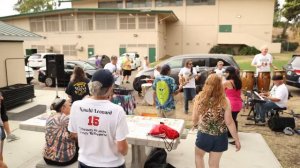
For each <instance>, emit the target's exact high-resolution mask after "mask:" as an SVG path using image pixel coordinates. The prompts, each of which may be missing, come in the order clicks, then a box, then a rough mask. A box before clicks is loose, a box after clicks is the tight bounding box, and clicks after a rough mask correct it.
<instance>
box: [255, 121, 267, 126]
mask: <svg viewBox="0 0 300 168" xmlns="http://www.w3.org/2000/svg"><path fill="white" fill-rule="evenodd" d="M256 124H257V125H259V126H265V125H266V122H265V121H258V122H257V123H256Z"/></svg>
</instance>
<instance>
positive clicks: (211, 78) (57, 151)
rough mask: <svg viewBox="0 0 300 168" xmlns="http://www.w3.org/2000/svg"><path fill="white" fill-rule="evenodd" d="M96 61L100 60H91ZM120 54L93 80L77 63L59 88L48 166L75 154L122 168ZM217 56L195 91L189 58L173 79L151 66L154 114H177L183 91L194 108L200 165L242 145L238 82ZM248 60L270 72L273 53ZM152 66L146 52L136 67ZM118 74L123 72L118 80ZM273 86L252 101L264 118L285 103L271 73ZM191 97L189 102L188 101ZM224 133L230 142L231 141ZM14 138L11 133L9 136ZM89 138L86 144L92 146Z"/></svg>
mask: <svg viewBox="0 0 300 168" xmlns="http://www.w3.org/2000/svg"><path fill="white" fill-rule="evenodd" d="M96 59H97V58H96ZM96 62H97V63H96V64H100V63H99V62H98V60H96ZM117 62H118V57H116V56H112V57H111V62H110V63H108V64H106V65H105V66H104V67H103V68H100V69H99V70H97V71H96V72H95V73H94V74H93V76H92V78H91V79H88V78H87V77H86V76H85V73H84V71H83V69H82V68H80V67H75V69H74V71H73V74H72V76H71V79H70V82H69V84H68V86H67V88H66V91H65V93H66V94H67V95H68V97H69V99H68V100H66V99H61V98H57V99H55V100H54V101H53V102H52V104H51V107H50V108H51V110H52V112H51V115H50V116H49V118H48V119H47V121H46V131H45V140H46V144H45V147H44V152H43V158H44V160H45V162H46V163H47V164H49V165H56V166H65V165H70V164H73V163H74V162H76V161H78V162H79V163H78V167H79V168H93V167H107V168H108V167H114V168H125V167H126V166H125V159H124V156H125V155H126V154H127V152H128V143H127V140H126V136H127V135H128V133H129V129H128V125H127V122H126V113H125V111H124V109H123V108H122V107H121V106H119V105H117V104H113V103H112V102H111V101H110V100H111V98H112V95H113V89H114V87H115V86H120V85H122V84H123V83H124V81H126V83H130V82H129V77H130V75H131V60H130V58H129V56H128V55H127V56H126V57H125V58H124V59H123V60H122V64H121V66H120V67H119V66H118V65H117ZM223 65H224V63H223V62H222V61H219V62H218V63H217V66H216V68H215V70H214V71H213V72H211V73H210V74H209V75H208V76H207V79H206V81H205V83H204V86H203V88H202V90H201V91H200V92H199V93H196V85H195V83H196V81H197V80H199V78H201V74H200V73H198V72H197V71H196V69H195V67H193V61H192V60H186V62H185V64H184V67H183V68H182V69H181V70H180V72H179V74H178V78H179V85H177V84H176V82H175V79H174V78H172V77H171V76H170V73H171V68H170V66H169V65H167V64H165V65H162V66H156V67H155V70H154V76H153V83H152V89H153V91H154V95H153V97H154V102H155V103H154V106H155V107H156V112H157V115H158V116H159V117H163V118H176V113H178V110H176V102H175V98H174V96H175V95H177V94H180V93H181V91H182V92H183V93H182V94H183V102H184V108H183V113H184V114H188V113H189V110H190V109H191V110H192V123H193V128H194V129H197V130H198V133H197V137H196V139H195V164H196V167H197V168H202V167H204V155H205V153H209V163H208V164H209V166H210V167H219V163H220V159H221V156H222V153H223V152H224V151H226V150H227V149H228V143H229V144H232V145H235V147H236V150H237V151H239V150H240V149H241V143H240V140H239V136H238V119H237V118H238V114H239V112H240V110H241V108H242V106H243V105H242V102H243V100H242V98H241V94H242V81H241V79H240V76H239V72H238V70H237V69H236V68H235V67H232V66H228V67H226V68H224V67H223ZM252 65H253V66H256V68H257V73H260V72H265V71H270V67H272V56H271V55H270V54H268V53H267V48H266V47H264V48H263V49H262V52H261V54H258V55H256V56H255V58H254V59H253V61H252ZM148 68H150V66H149V61H148V57H144V61H143V63H142V69H144V70H146V69H148ZM121 75H123V79H122V80H121V77H120V76H121ZM272 80H273V83H274V86H273V87H272V89H271V91H270V92H266V93H261V95H262V96H263V97H266V98H268V101H266V102H265V103H261V104H258V105H257V107H256V114H257V115H256V117H257V118H258V119H259V120H260V121H261V122H265V114H266V113H267V112H268V111H270V110H271V109H274V108H277V107H286V102H287V99H288V90H287V88H286V86H285V84H284V83H283V77H282V76H281V75H274V76H273V77H272ZM2 99H3V97H2V96H0V101H1V119H2V120H0V137H1V139H0V167H1V165H2V167H5V163H4V162H3V156H2V150H3V140H4V139H5V132H6V133H7V134H8V136H9V135H11V133H10V130H9V126H8V122H7V121H8V119H7V116H6V114H5V112H6V111H5V108H4V107H3V101H2ZM189 101H192V102H193V104H192V107H189V106H190V105H189ZM228 137H231V138H232V139H233V141H231V142H229V141H228ZM15 139H17V138H15ZM91 144H92V145H91Z"/></svg>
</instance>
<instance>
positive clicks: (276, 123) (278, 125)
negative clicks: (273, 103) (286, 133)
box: [268, 116, 295, 132]
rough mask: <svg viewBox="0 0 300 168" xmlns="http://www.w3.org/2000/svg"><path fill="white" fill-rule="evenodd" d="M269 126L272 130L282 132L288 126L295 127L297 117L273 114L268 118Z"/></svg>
mask: <svg viewBox="0 0 300 168" xmlns="http://www.w3.org/2000/svg"><path fill="white" fill-rule="evenodd" d="M268 126H269V128H270V129H271V130H272V131H276V132H282V131H283V130H284V129H285V128H286V127H290V128H292V129H294V128H295V119H294V118H293V117H278V116H273V117H271V118H270V119H269V120H268Z"/></svg>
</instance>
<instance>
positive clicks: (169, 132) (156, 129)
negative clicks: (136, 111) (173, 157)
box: [148, 122, 179, 152]
mask: <svg viewBox="0 0 300 168" xmlns="http://www.w3.org/2000/svg"><path fill="white" fill-rule="evenodd" d="M148 135H151V136H154V137H159V138H162V139H163V140H164V143H165V147H166V149H167V150H168V151H169V152H170V151H171V150H172V148H173V144H174V140H175V139H177V138H178V137H179V133H178V131H176V130H175V129H173V128H171V127H169V126H167V125H165V124H164V123H163V122H160V124H158V125H154V126H153V128H152V129H151V130H150V132H149V133H148ZM167 139H171V140H172V141H171V142H168V141H167Z"/></svg>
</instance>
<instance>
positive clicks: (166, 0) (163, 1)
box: [155, 0, 183, 7]
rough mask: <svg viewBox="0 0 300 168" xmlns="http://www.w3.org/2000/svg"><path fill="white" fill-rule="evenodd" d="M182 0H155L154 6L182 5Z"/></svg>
mask: <svg viewBox="0 0 300 168" xmlns="http://www.w3.org/2000/svg"><path fill="white" fill-rule="evenodd" d="M182 1H183V0H156V1H155V6H157V7H160V6H182V4H183V3H182Z"/></svg>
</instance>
